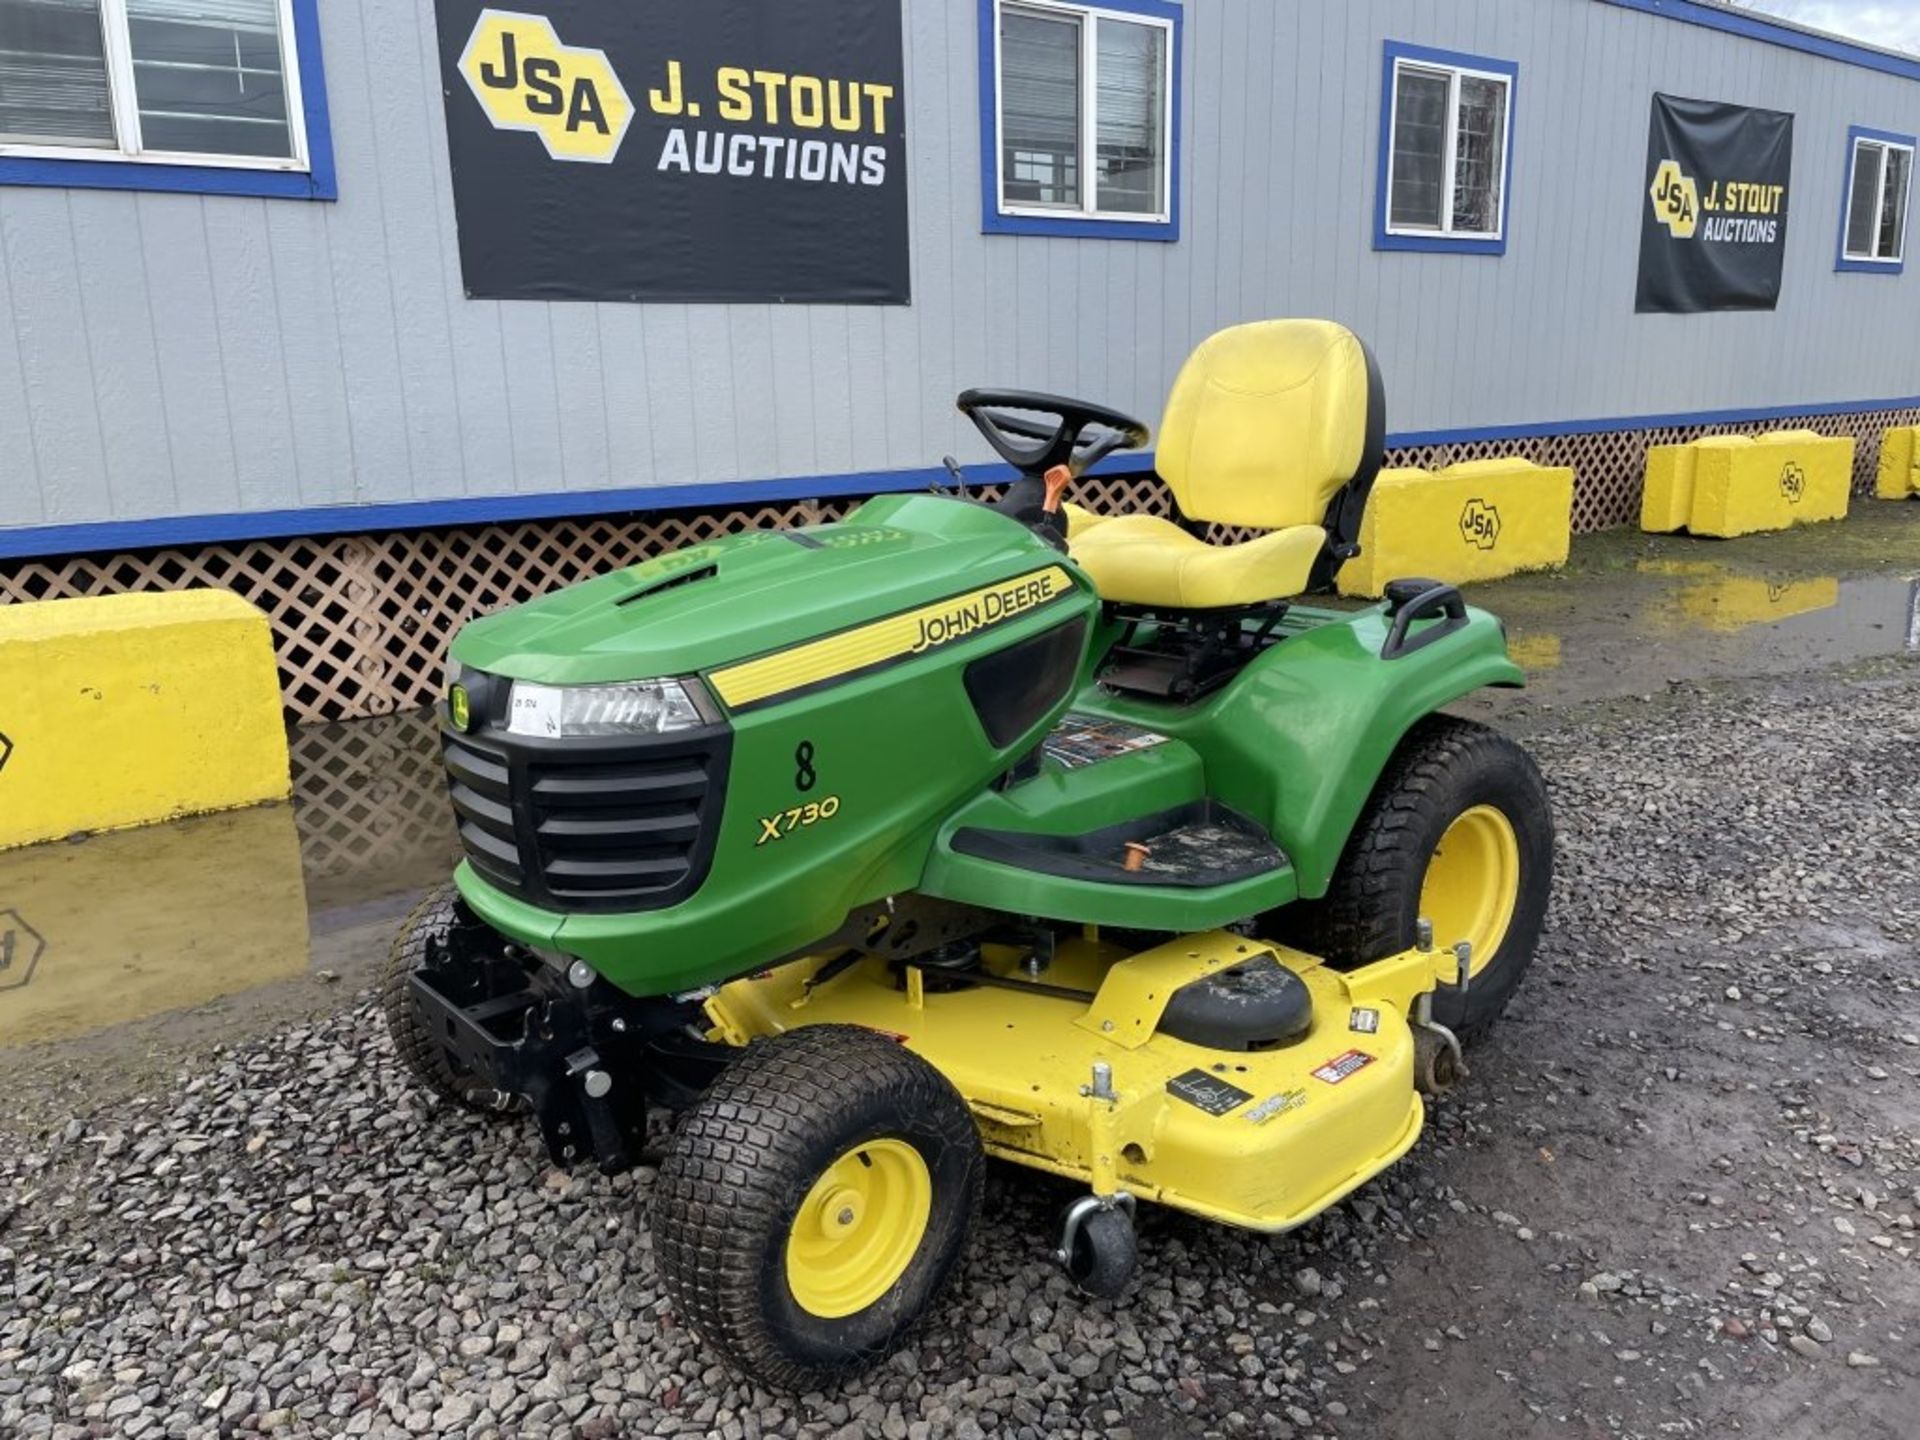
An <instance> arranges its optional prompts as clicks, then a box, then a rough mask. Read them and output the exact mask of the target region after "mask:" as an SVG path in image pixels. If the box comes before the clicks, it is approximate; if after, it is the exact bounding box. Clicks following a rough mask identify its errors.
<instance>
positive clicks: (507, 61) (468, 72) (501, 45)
mask: <svg viewBox="0 0 1920 1440" xmlns="http://www.w3.org/2000/svg"><path fill="white" fill-rule="evenodd" d="M460 73H461V74H462V75H464V76H466V78H467V84H468V85H469V86H471V87H472V89H473V93H474V97H475V98H476V99H478V100H479V102H480V108H481V109H482V110H485V111H486V112H487V118H488V119H489V120H491V121H492V122H493V123H494V125H495V126H496V127H497V128H498V129H501V130H531V131H532V132H533V133H534V134H536V135H538V136H539V137H540V143H541V144H543V145H545V146H546V147H547V154H549V155H551V156H552V157H553V158H554V159H555V160H584V161H588V162H590V163H594V164H600V165H604V164H606V163H607V162H608V161H610V160H612V159H613V157H614V156H615V155H617V154H619V153H620V142H621V141H622V140H623V139H625V138H626V134H627V126H628V125H630V124H631V123H632V122H633V102H632V101H631V100H629V99H628V98H627V91H626V87H625V86H623V85H622V84H621V83H620V77H619V76H618V75H616V74H614V73H613V66H612V65H611V64H610V63H608V60H607V53H606V51H604V50H589V49H586V48H584V47H581V46H577V45H562V44H561V43H560V37H559V36H558V35H557V34H555V33H554V29H553V22H552V21H551V20H549V19H547V17H546V16H544V15H523V14H520V13H519V12H517V11H512V10H482V11H481V12H480V18H479V20H478V21H476V22H475V23H474V27H473V34H472V35H471V36H469V37H468V39H467V48H466V49H465V50H464V51H463V52H462V53H461V55H460Z"/></svg>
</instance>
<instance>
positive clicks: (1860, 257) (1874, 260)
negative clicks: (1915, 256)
mask: <svg viewBox="0 0 1920 1440" xmlns="http://www.w3.org/2000/svg"><path fill="white" fill-rule="evenodd" d="M1869 145H1871V146H1873V147H1874V149H1876V150H1878V151H1879V152H1880V158H1879V160H1878V161H1877V162H1876V164H1877V165H1878V167H1879V169H1878V172H1877V173H1876V174H1875V176H1874V182H1873V224H1872V226H1871V227H1870V228H1869V229H1868V231H1867V243H1868V244H1869V245H1872V246H1878V245H1879V243H1880V221H1881V217H1882V215H1883V214H1884V213H1885V210H1886V204H1887V152H1888V151H1889V150H1904V151H1905V152H1906V156H1907V193H1906V195H1905V196H1904V197H1902V199H1901V202H1900V203H1901V205H1902V207H1903V208H1902V209H1901V212H1900V248H1899V250H1898V252H1896V253H1895V254H1892V255H1876V254H1873V253H1871V252H1869V253H1867V254H1862V253H1860V252H1859V251H1857V250H1851V249H1849V248H1848V247H1847V231H1848V230H1850V229H1852V228H1853V227H1852V220H1853V190H1854V186H1855V185H1856V184H1858V183H1859V180H1860V152H1861V150H1863V149H1864V148H1866V147H1867V146H1869ZM1913 161H1914V147H1913V146H1911V145H1908V144H1905V143H1904V142H1902V141H1899V140H1883V139H1881V138H1880V137H1878V136H1876V135H1856V136H1854V137H1853V154H1852V155H1850V156H1849V157H1848V158H1847V208H1846V211H1845V213H1844V214H1842V215H1841V217H1840V258H1841V259H1842V260H1845V261H1846V262H1847V263H1848V264H1850V265H1904V264H1906V262H1907V221H1908V220H1909V219H1910V218H1911V212H1912V209H1913Z"/></svg>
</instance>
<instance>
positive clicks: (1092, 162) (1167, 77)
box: [993, 0, 1176, 225]
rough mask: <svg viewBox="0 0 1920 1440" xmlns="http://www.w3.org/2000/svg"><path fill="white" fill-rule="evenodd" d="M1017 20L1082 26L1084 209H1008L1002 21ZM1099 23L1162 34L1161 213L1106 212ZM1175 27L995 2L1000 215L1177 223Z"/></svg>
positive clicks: (1106, 12) (1083, 8) (1152, 19)
mask: <svg viewBox="0 0 1920 1440" xmlns="http://www.w3.org/2000/svg"><path fill="white" fill-rule="evenodd" d="M1009 10H1011V11H1013V12H1014V13H1016V14H1018V13H1019V12H1021V11H1025V12H1026V13H1028V14H1030V15H1041V16H1046V17H1050V18H1053V17H1066V18H1070V19H1077V20H1079V21H1080V164H1079V169H1080V203H1079V204H1078V205H1077V206H1076V205H1018V204H1011V205H1010V204H1008V203H1007V175H1006V168H1007V147H1006V141H1005V138H1004V137H1005V135H1006V95H1007V87H1006V73H1007V72H1006V64H1005V61H1004V59H1003V57H1002V55H1001V53H1000V52H1001V24H1000V21H1001V17H1002V16H1004V15H1005V14H1006V13H1007V12H1008V11H1009ZM1100 20H1118V21H1120V22H1122V23H1124V24H1127V25H1149V26H1152V27H1153V28H1155V29H1157V30H1159V31H1160V32H1161V36H1162V40H1161V47H1160V56H1161V65H1162V67H1163V69H1162V74H1161V86H1160V112H1161V113H1160V143H1161V146H1162V151H1163V153H1162V154H1161V156H1160V208H1159V209H1157V210H1152V211H1147V210H1102V209H1100V208H1098V207H1099V201H1100V177H1099V158H1098V151H1099V129H1098V117H1097V115H1096V114H1095V108H1096V106H1097V105H1098V103H1099V97H1100V58H1099V49H1100V47H1099V44H1098V43H1097V31H1098V26H1097V24H1096V23H1095V22H1097V21H1100ZM1173 41H1174V33H1173V21H1171V20H1168V19H1163V18H1162V17H1160V16H1158V15H1143V14H1141V13H1139V12H1138V11H1135V10H1112V9H1108V8H1107V7H1106V6H1103V5H1079V4H1062V3H1059V0H993V199H994V205H995V207H996V209H997V210H998V212H999V213H1000V214H1002V215H1017V216H1021V217H1023V218H1026V219H1030V220H1102V221H1113V222H1116V223H1126V224H1139V225H1165V224H1167V223H1168V222H1169V221H1171V220H1172V219H1173V210H1172V206H1173V91H1174V81H1175V78H1176V77H1175V74H1174V66H1175V64H1176V57H1175V54H1174V44H1173Z"/></svg>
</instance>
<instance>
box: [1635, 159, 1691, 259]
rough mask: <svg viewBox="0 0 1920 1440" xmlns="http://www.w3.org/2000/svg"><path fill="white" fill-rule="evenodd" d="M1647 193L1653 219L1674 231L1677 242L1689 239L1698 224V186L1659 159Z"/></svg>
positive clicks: (1682, 173)
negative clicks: (1650, 202) (1651, 203)
mask: <svg viewBox="0 0 1920 1440" xmlns="http://www.w3.org/2000/svg"><path fill="white" fill-rule="evenodd" d="M1647 194H1648V195H1650V196H1651V197H1652V198H1653V218H1654V219H1655V220H1657V221H1659V222H1660V223H1661V224H1662V225H1664V226H1666V227H1667V229H1668V230H1670V231H1672V232H1673V238H1674V239H1676V240H1691V239H1692V238H1693V232H1694V228H1695V227H1696V226H1697V225H1698V224H1699V223H1700V187H1699V186H1698V185H1695V184H1694V183H1693V177H1692V176H1691V175H1689V174H1687V173H1686V172H1685V171H1684V170H1682V169H1681V168H1680V167H1679V166H1678V165H1677V164H1675V163H1674V162H1673V161H1671V160H1662V161H1661V162H1660V167H1659V168H1658V169H1657V170H1655V171H1654V172H1653V184H1652V185H1651V186H1650V187H1649V188H1648V190H1647Z"/></svg>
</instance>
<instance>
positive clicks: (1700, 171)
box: [1634, 95, 1793, 314]
mask: <svg viewBox="0 0 1920 1440" xmlns="http://www.w3.org/2000/svg"><path fill="white" fill-rule="evenodd" d="M1792 170H1793V116H1791V115H1789V114H1786V113H1785V112H1783V111H1779V110H1755V109H1752V108H1750V107H1748V106H1745V105H1723V104H1721V103H1720V102H1718V101H1716V100H1683V99H1680V98H1679V97H1678V96H1674V95H1655V96H1654V97H1653V119H1652V120H1651V122H1650V123H1649V124H1648V127H1647V189H1646V195H1647V209H1646V211H1645V213H1644V217H1643V219H1642V221H1641V225H1640V291H1639V296H1638V299H1637V300H1636V302H1635V305H1634V309H1635V310H1637V311H1639V312H1641V313H1643V314H1644V313H1646V312H1648V311H1666V312H1671V313H1684V312H1688V311H1695V310H1771V309H1773V308H1774V305H1775V304H1776V303H1777V302H1778V301H1779V299H1780V267H1781V262H1782V261H1783V260H1784V259H1785V258H1786V253H1787V195H1788V189H1789V186H1790V183H1791V182H1790V177H1791V174H1792Z"/></svg>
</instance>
